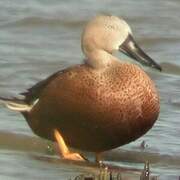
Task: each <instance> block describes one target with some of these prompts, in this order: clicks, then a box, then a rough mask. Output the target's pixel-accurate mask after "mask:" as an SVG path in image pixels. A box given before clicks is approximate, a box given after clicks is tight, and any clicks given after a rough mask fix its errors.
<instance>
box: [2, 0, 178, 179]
mask: <svg viewBox="0 0 180 180" xmlns="http://www.w3.org/2000/svg"><path fill="white" fill-rule="evenodd" d="M179 9H180V2H179V1H178V0H172V1H168V0H159V1H156V0H151V1H145V0H140V1H133V0H121V1H120V0H114V1H110V0H102V1H95V0H92V1H89V0H85V1H82V0H80V1H78V2H77V1H58V0H53V1H48V0H31V1H23V0H14V1H10V0H7V1H0V95H7V96H8V95H17V94H18V93H19V92H21V91H24V90H25V89H26V88H28V87H30V86H31V85H33V84H34V83H36V82H37V81H38V80H41V79H43V78H45V77H47V76H48V75H50V74H51V73H53V72H55V71H57V70H59V69H62V68H64V67H67V66H68V65H72V64H75V63H80V62H81V61H82V59H83V54H82V53H81V48H80V36H81V32H82V28H83V27H84V25H85V23H86V22H87V21H88V19H90V18H91V17H92V16H94V15H97V14H99V13H109V14H114V15H117V16H122V17H123V18H124V19H126V20H127V21H128V23H129V24H130V26H131V27H132V30H133V34H134V36H135V38H136V40H137V42H138V43H139V44H140V46H141V47H142V48H143V49H144V50H145V51H146V52H147V53H148V54H149V55H150V56H151V57H153V58H154V59H155V60H156V61H157V62H159V63H160V64H161V65H162V67H163V72H162V73H160V72H156V71H153V70H151V69H148V68H145V70H146V71H147V72H148V73H149V75H150V76H151V78H152V79H153V80H154V81H155V82H156V85H157V87H158V89H159V92H160V96H161V113H160V117H159V120H158V121H157V122H156V124H155V126H154V127H153V128H152V130H150V131H149V132H148V133H147V134H146V135H145V136H143V137H142V138H140V139H139V140H137V141H136V142H133V143H131V144H129V145H126V146H123V147H121V148H119V149H116V150H115V152H111V153H110V154H108V155H106V156H105V159H107V161H108V162H110V163H111V164H114V165H119V166H122V167H127V168H131V167H137V168H141V169H142V168H143V162H144V161H145V160H150V162H151V171H152V172H153V173H155V174H157V175H160V177H163V179H165V178H166V177H167V179H168V177H169V176H173V177H174V178H175V179H176V176H178V175H180V153H179V152H180V141H179V138H180V126H179V119H180V51H179V49H180V31H179V29H180V19H179V17H180V10H179ZM1 132H6V133H8V132H9V133H16V134H18V137H19V135H20V136H22V137H24V135H28V137H29V136H30V137H32V138H33V137H34V136H35V135H34V134H33V133H32V132H31V130H30V128H29V127H28V125H27V124H26V122H25V121H24V119H23V117H22V116H21V115H20V114H18V113H15V112H12V111H9V110H7V109H5V108H0V140H1V141H0V142H1V144H0V162H1V163H0V179H68V178H70V177H73V176H75V175H77V174H78V173H81V172H89V171H91V170H89V169H88V168H87V167H86V166H85V167H82V166H81V167H80V168H79V167H78V168H77V166H69V165H68V164H67V163H62V164H61V165H59V164H58V163H54V162H51V163H48V162H47V161H45V160H43V158H33V156H31V155H30V154H31V152H29V151H28V149H23V150H22V148H18V147H19V145H18V144H20V146H22V147H23V144H24V143H23V141H20V140H19V139H15V140H14V141H12V142H11V138H9V139H8V138H5V137H6V136H3V133H1ZM25 137H26V136H25ZM7 139H8V141H7ZM143 140H144V141H146V143H147V145H148V147H147V148H145V150H142V149H140V148H139V145H140V143H141V142H142V141H143ZM25 141H26V138H25ZM11 143H12V144H11ZM39 146H40V147H39V148H42V149H43V148H45V147H44V145H42V144H41V143H40V144H39ZM30 147H33V146H30ZM30 147H29V148H30ZM32 149H33V148H32ZM32 151H33V150H32ZM33 155H34V156H37V157H46V152H45V151H43V150H41V151H39V150H38V149H36V148H35V150H34V151H33ZM171 179H172V177H171Z"/></svg>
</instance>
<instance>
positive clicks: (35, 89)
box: [20, 67, 72, 104]
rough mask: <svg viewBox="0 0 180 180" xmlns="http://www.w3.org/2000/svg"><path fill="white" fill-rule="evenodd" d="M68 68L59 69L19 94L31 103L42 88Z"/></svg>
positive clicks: (26, 101) (37, 96)
mask: <svg viewBox="0 0 180 180" xmlns="http://www.w3.org/2000/svg"><path fill="white" fill-rule="evenodd" d="M71 68H72V67H70V68H67V69H63V70H60V71H58V72H56V73H54V74H52V75H51V76H49V77H48V78H46V79H44V80H42V81H40V82H38V83H37V84H35V85H34V86H32V87H31V88H29V89H27V91H26V92H22V93H20V95H23V96H24V99H23V101H24V102H25V103H27V104H31V103H32V102H34V101H35V100H36V99H38V98H39V96H40V94H41V92H42V91H43V89H44V88H46V86H47V85H48V84H49V83H50V82H51V81H53V80H54V79H55V78H56V77H58V76H59V75H61V74H63V73H65V72H68V71H69V70H70V69H71Z"/></svg>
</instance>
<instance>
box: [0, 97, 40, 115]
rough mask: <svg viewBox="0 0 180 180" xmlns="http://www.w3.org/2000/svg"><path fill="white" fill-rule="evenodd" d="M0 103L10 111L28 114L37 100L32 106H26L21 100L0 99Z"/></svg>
mask: <svg viewBox="0 0 180 180" xmlns="http://www.w3.org/2000/svg"><path fill="white" fill-rule="evenodd" d="M0 102H1V103H2V104H4V105H5V106H6V107H7V108H9V109H11V110H14V111H19V112H29V111H31V109H32V108H33V106H34V105H35V104H36V103H37V100H36V101H34V102H33V104H27V103H25V102H24V101H23V100H21V99H17V98H4V97H0Z"/></svg>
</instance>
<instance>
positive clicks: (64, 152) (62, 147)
mask: <svg viewBox="0 0 180 180" xmlns="http://www.w3.org/2000/svg"><path fill="white" fill-rule="evenodd" d="M54 137H55V139H56V141H57V143H58V147H59V151H60V154H61V156H62V157H63V158H64V159H69V160H75V161H85V159H84V158H83V157H82V156H81V155H80V154H78V153H73V152H70V151H69V149H68V147H67V145H66V143H65V142H64V139H63V137H62V136H61V134H60V132H59V131H58V130H57V129H55V130H54Z"/></svg>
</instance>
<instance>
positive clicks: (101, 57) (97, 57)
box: [85, 50, 117, 69]
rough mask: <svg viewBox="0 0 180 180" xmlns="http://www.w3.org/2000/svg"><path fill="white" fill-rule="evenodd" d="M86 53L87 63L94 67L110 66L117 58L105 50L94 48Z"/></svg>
mask: <svg viewBox="0 0 180 180" xmlns="http://www.w3.org/2000/svg"><path fill="white" fill-rule="evenodd" d="M86 55H87V59H86V60H85V63H86V64H88V65H90V66H91V67H92V68H94V69H102V68H106V67H109V66H110V65H111V64H112V63H113V62H114V61H116V60H117V59H116V57H114V56H112V55H111V54H110V53H108V52H106V51H103V50H94V51H92V52H91V53H87V54H86Z"/></svg>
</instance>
